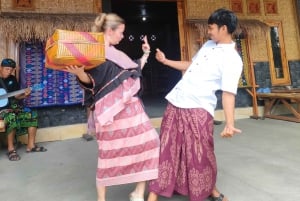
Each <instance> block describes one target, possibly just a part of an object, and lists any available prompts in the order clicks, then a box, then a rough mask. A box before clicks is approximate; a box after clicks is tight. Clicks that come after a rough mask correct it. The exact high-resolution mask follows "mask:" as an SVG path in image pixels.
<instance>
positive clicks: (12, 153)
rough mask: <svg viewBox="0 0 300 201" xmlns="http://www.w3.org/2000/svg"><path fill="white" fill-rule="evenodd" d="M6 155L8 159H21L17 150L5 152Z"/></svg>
mask: <svg viewBox="0 0 300 201" xmlns="http://www.w3.org/2000/svg"><path fill="white" fill-rule="evenodd" d="M7 157H8V160H10V161H18V160H20V159H21V157H20V156H19V155H18V153H17V151H16V150H14V149H13V150H11V151H9V152H7Z"/></svg>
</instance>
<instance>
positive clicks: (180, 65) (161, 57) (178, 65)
mask: <svg viewBox="0 0 300 201" xmlns="http://www.w3.org/2000/svg"><path fill="white" fill-rule="evenodd" d="M155 56H156V59H157V60H158V61H159V62H161V63H163V64H164V65H167V66H170V67H172V68H174V69H177V70H180V71H182V72H184V71H185V70H186V69H187V68H188V67H189V66H190V65H191V63H192V62H190V61H174V60H170V59H167V58H166V56H165V54H164V53H163V52H162V51H160V49H158V48H157V49H156V55H155Z"/></svg>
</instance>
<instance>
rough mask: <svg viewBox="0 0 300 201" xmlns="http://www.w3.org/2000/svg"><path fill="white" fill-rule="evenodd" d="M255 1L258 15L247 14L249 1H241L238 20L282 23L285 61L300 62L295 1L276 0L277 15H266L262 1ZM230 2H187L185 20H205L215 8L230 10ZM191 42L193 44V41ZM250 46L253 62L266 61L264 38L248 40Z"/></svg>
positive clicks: (201, 0) (193, 33)
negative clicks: (257, 3)
mask: <svg viewBox="0 0 300 201" xmlns="http://www.w3.org/2000/svg"><path fill="white" fill-rule="evenodd" d="M257 1H259V5H260V13H257V14H249V13H248V10H247V2H249V1H248V0H243V1H242V8H243V11H242V13H241V14H237V16H238V18H239V19H257V20H260V21H267V20H277V21H282V25H283V32H284V42H285V48H286V56H287V60H300V49H299V45H298V43H295V41H300V38H299V26H298V22H297V14H296V9H295V0H277V1H276V2H277V7H278V13H277V14H266V12H265V8H264V1H263V0H257ZM230 2H231V1H230V0H210V1H208V0H187V2H186V5H187V12H186V13H187V19H207V18H208V17H209V15H210V14H211V13H212V12H213V11H214V10H215V9H217V8H222V7H223V8H228V9H231V3H230ZM190 29H191V30H192V33H191V37H192V39H194V38H195V37H196V38H197V36H195V35H197V33H195V31H196V29H194V27H193V26H190ZM250 38H251V36H250ZM191 42H192V43H193V41H191ZM250 45H251V55H252V59H253V61H268V54H267V48H266V38H265V37H252V38H251V40H250ZM192 46H195V45H192Z"/></svg>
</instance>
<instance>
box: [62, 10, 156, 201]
mask: <svg viewBox="0 0 300 201" xmlns="http://www.w3.org/2000/svg"><path fill="white" fill-rule="evenodd" d="M124 30H125V22H124V20H123V19H122V18H120V17H119V16H118V15H116V14H113V13H109V14H101V15H99V16H98V17H97V18H96V19H95V25H94V26H93V31H94V32H103V33H104V39H105V54H106V62H105V63H103V64H101V65H99V66H97V67H96V68H93V69H91V70H86V71H85V70H84V67H78V66H67V67H66V69H65V71H67V72H70V73H73V74H75V75H76V76H77V78H78V80H79V82H80V84H81V86H82V87H83V88H84V89H85V104H86V105H87V106H89V108H90V110H91V113H90V116H89V122H93V123H92V127H94V129H95V130H96V137H97V142H98V150H99V154H98V167H97V176H96V183H97V192H98V201H105V193H106V187H107V186H112V185H120V184H127V183H134V182H137V185H136V188H135V189H134V190H133V191H132V192H131V193H130V195H129V199H130V200H131V201H144V192H145V186H146V181H147V180H151V179H155V178H157V175H158V170H157V167H158V155H159V137H158V134H157V132H156V130H155V129H154V128H153V127H152V125H151V123H150V120H149V117H148V116H147V114H146V113H145V111H144V108H143V106H142V103H141V100H140V98H139V97H138V92H139V90H140V77H141V71H142V69H143V67H144V65H145V63H146V61H147V58H148V56H149V54H150V46H149V44H148V41H147V37H144V39H143V42H144V44H143V45H142V51H143V55H142V56H141V58H140V59H138V60H136V61H133V60H131V59H130V58H129V57H128V56H127V55H126V54H125V53H124V52H122V51H120V50H117V49H116V48H115V47H114V45H117V44H118V43H119V42H120V41H121V40H122V39H123V37H124V36H123V32H124Z"/></svg>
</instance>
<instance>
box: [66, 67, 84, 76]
mask: <svg viewBox="0 0 300 201" xmlns="http://www.w3.org/2000/svg"><path fill="white" fill-rule="evenodd" d="M63 71H66V72H69V73H72V74H74V75H76V76H79V75H80V74H82V73H85V72H84V66H80V67H79V66H74V65H70V66H66V67H65V68H64V69H63Z"/></svg>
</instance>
